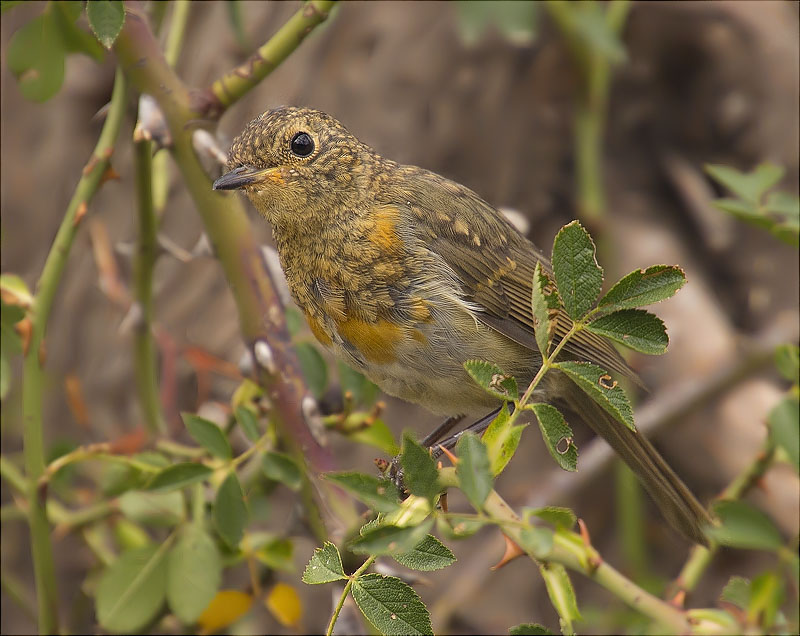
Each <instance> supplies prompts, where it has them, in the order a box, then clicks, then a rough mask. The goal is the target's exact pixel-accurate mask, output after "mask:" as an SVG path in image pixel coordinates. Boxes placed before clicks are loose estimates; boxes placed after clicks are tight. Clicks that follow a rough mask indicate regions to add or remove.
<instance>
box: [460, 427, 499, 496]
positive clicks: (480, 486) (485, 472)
mask: <svg viewBox="0 0 800 636" xmlns="http://www.w3.org/2000/svg"><path fill="white" fill-rule="evenodd" d="M456 456H457V457H458V464H456V476H457V477H458V485H459V488H461V490H462V491H463V493H464V494H465V495H466V496H467V499H469V502H470V503H471V504H472V507H473V508H475V509H476V510H480V509H481V508H482V507H483V502H484V501H486V497H488V496H489V493H490V492H491V490H492V485H493V484H492V482H493V479H492V473H491V472H490V470H489V453H488V451H487V449H486V446H485V445H484V444H483V442H482V441H481V440H480V439H478V437H477V436H476V435H474V434H473V433H464V434H463V435H462V436H461V438H460V439H459V440H458V444H456Z"/></svg>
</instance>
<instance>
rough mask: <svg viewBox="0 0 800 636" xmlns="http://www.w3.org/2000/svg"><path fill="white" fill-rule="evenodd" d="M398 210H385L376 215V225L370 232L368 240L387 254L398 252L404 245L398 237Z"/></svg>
mask: <svg viewBox="0 0 800 636" xmlns="http://www.w3.org/2000/svg"><path fill="white" fill-rule="evenodd" d="M396 219H397V210H395V209H394V208H383V209H381V210H379V211H378V212H377V213H376V214H375V225H374V226H373V227H372V229H371V230H370V232H369V234H368V235H367V238H368V239H369V240H370V241H372V242H373V243H374V244H375V245H377V246H378V247H380V248H382V249H384V250H386V251H387V252H397V251H399V250H400V249H401V247H402V244H401V242H400V238H399V237H398V236H397V230H396V227H395V220H396Z"/></svg>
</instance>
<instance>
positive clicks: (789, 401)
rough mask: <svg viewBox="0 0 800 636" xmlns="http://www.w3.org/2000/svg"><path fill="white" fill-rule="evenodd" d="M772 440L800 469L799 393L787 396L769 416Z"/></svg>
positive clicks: (795, 466) (799, 469)
mask: <svg viewBox="0 0 800 636" xmlns="http://www.w3.org/2000/svg"><path fill="white" fill-rule="evenodd" d="M767 422H768V423H769V433H770V436H771V437H772V440H773V441H774V442H775V444H776V445H778V446H779V447H780V448H782V449H783V450H784V451H786V455H787V456H788V457H789V461H790V462H791V463H792V464H793V465H794V469H795V470H798V471H800V400H798V397H797V395H796V394H795V395H792V394H789V395H787V396H785V397H784V398H783V399H782V400H781V401H780V402H778V404H777V405H776V406H775V407H774V408H773V409H772V410H771V411H770V412H769V416H768V417H767Z"/></svg>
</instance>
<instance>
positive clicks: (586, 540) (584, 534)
mask: <svg viewBox="0 0 800 636" xmlns="http://www.w3.org/2000/svg"><path fill="white" fill-rule="evenodd" d="M578 528H579V529H580V535H581V539H583V544H584V545H585V546H586V547H587V548H591V547H592V538H591V537H590V536H589V528H587V527H586V523H585V522H584V520H583V519H578Z"/></svg>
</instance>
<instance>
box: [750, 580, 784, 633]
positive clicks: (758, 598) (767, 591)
mask: <svg viewBox="0 0 800 636" xmlns="http://www.w3.org/2000/svg"><path fill="white" fill-rule="evenodd" d="M783 597H784V588H783V581H781V579H780V578H779V577H778V576H777V574H775V573H774V572H764V573H762V574H759V575H758V576H757V577H756V578H754V579H753V582H752V584H751V585H750V602H749V603H748V606H747V621H748V623H751V624H754V625H761V626H763V627H764V628H766V629H769V628H770V627H772V624H773V623H774V622H775V617H776V615H777V614H778V610H779V609H780V606H781V603H783Z"/></svg>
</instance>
